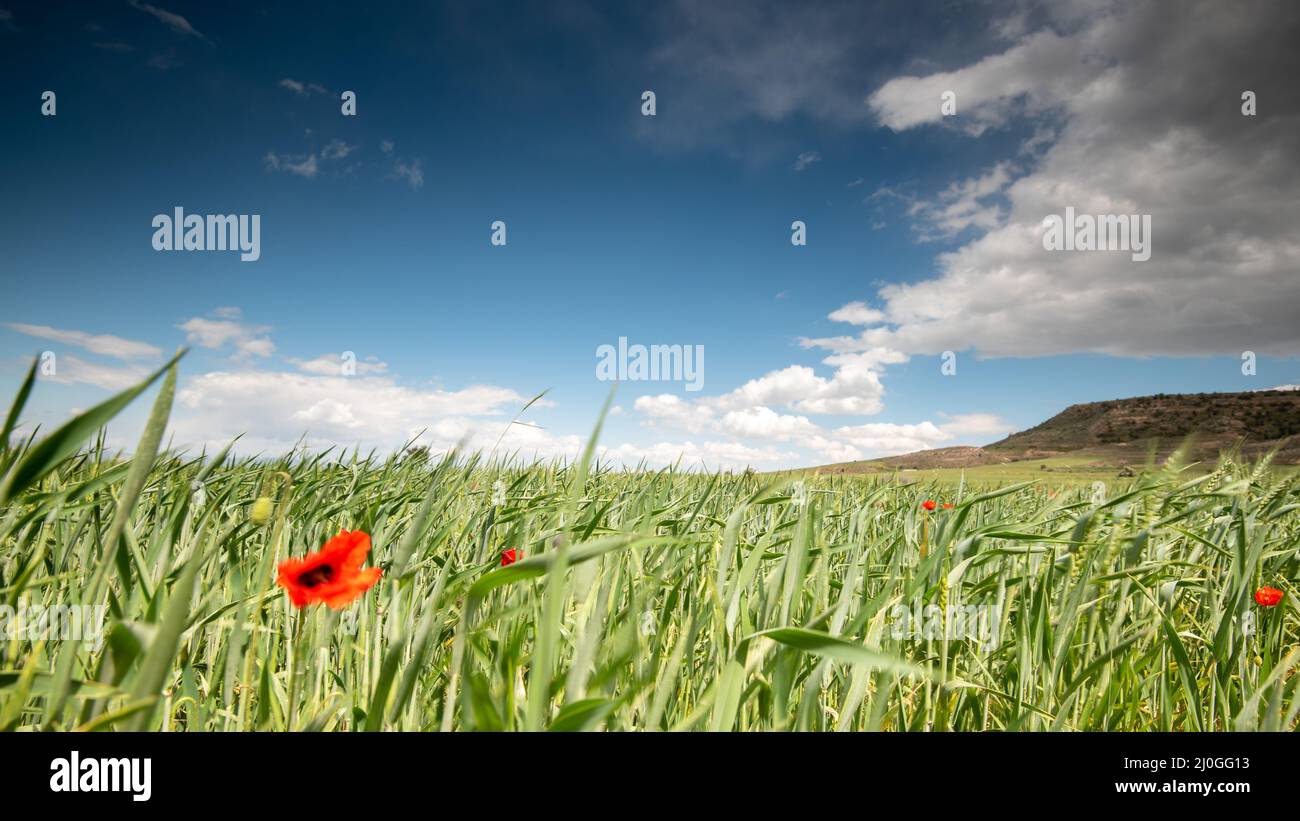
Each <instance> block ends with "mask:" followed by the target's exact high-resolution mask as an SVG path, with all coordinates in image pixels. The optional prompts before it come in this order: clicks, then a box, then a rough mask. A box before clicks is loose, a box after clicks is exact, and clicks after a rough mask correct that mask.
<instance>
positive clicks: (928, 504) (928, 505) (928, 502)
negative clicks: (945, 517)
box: [921, 499, 934, 510]
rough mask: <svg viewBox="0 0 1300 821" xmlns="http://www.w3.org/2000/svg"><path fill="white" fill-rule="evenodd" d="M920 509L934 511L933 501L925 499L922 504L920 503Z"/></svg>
mask: <svg viewBox="0 0 1300 821" xmlns="http://www.w3.org/2000/svg"><path fill="white" fill-rule="evenodd" d="M921 507H923V508H925V509H926V510H934V500H933V499H926V500H925V501H924V502H921Z"/></svg>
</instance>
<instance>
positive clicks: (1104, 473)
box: [780, 456, 1300, 488]
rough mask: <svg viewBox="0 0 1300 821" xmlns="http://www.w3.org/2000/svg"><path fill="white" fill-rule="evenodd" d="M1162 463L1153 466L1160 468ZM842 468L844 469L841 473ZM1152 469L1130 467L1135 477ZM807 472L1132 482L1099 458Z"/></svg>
mask: <svg viewBox="0 0 1300 821" xmlns="http://www.w3.org/2000/svg"><path fill="white" fill-rule="evenodd" d="M1217 464H1218V463H1217V462H1201V463H1193V464H1190V465H1188V466H1186V467H1185V470H1184V472H1185V475H1186V476H1187V477H1188V478H1191V477H1194V476H1201V475H1204V474H1206V473H1210V472H1211V471H1213V470H1214V469H1215V467H1216V465H1217ZM1159 467H1160V463H1158V462H1157V463H1155V464H1153V465H1152V466H1150V469H1158V468H1159ZM841 468H842V470H841ZM1146 469H1148V468H1146V467H1143V466H1134V467H1130V470H1131V471H1132V472H1133V474H1134V475H1137V474H1139V473H1142V472H1143V471H1144V470H1146ZM1269 472H1270V474H1271V475H1274V476H1278V477H1284V476H1292V475H1295V474H1296V473H1297V472H1300V467H1297V466H1295V465H1270V466H1269ZM802 473H805V471H785V472H782V473H781V474H780V475H787V476H795V475H798V474H802ZM806 473H819V474H822V475H841V474H842V475H847V476H869V477H876V478H882V479H883V478H896V479H897V480H898V481H900V482H919V483H927V482H937V483H940V484H944V485H955V484H960V483H962V482H963V481H964V482H965V483H966V484H968V485H971V486H978V487H988V486H999V485H1004V484H1011V483H1014V482H1030V481H1032V482H1038V483H1041V484H1042V485H1043V486H1044V487H1049V488H1051V487H1075V486H1078V485H1092V483H1093V482H1103V483H1106V484H1111V483H1114V482H1117V481H1130V480H1131V479H1130V477H1128V476H1125V475H1123V474H1122V468H1121V467H1117V466H1115V465H1114V464H1108V463H1107V462H1106V461H1105V460H1104V459H1101V458H1099V457H1095V456H1052V457H1047V458H1043V459H1025V460H1023V461H1016V462H1004V463H1002V464H996V465H976V466H972V467H965V468H928V469H911V468H895V467H890V466H885V465H880V464H878V463H874V462H849V463H846V464H844V465H836V466H835V469H834V470H827V469H824V468H823V469H816V468H814V469H812V470H810V471H806Z"/></svg>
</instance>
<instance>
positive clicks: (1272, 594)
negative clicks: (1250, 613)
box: [1255, 587, 1282, 607]
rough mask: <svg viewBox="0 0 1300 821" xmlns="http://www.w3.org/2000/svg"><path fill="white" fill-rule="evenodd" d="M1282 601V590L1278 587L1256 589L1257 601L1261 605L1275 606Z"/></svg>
mask: <svg viewBox="0 0 1300 821" xmlns="http://www.w3.org/2000/svg"><path fill="white" fill-rule="evenodd" d="M1280 601H1282V591H1281V590H1278V589H1277V588H1276V587H1261V588H1260V589H1258V590H1256V591H1255V603H1256V604H1258V605H1259V606H1260V607H1273V606H1275V605H1276V604H1277V603H1278V602H1280Z"/></svg>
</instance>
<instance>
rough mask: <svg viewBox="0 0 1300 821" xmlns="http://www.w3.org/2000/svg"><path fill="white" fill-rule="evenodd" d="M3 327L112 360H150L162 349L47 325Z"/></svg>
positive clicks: (128, 340) (5, 325)
mask: <svg viewBox="0 0 1300 821" xmlns="http://www.w3.org/2000/svg"><path fill="white" fill-rule="evenodd" d="M3 324H4V327H6V328H8V329H10V330H11V331H17V332H18V333H20V334H26V335H27V336H35V337H38V338H40V339H49V340H51V341H53V342H61V343H63V344H64V345H72V346H74V347H77V348H81V349H82V350H85V351H89V352H90V353H94V354H100V355H102V356H111V357H113V358H114V359H151V358H155V357H157V356H159V355H160V354H161V353H162V349H161V348H159V347H157V346H156V345H150V344H149V343H147V342H137V341H135V340H133V339H123V338H122V337H120V336H111V335H109V334H91V333H87V332H85V331H74V330H64V329H60V328H51V327H49V326H48V325H26V324H23V323H21V322H5V323H3Z"/></svg>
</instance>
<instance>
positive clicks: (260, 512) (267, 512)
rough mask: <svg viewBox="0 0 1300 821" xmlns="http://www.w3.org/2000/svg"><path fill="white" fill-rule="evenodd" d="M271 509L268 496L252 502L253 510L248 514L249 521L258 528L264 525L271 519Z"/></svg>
mask: <svg viewBox="0 0 1300 821" xmlns="http://www.w3.org/2000/svg"><path fill="white" fill-rule="evenodd" d="M272 507H273V505H272V503H271V497H269V496H261V497H259V498H258V499H257V501H255V502H253V509H252V511H251V512H250V513H249V514H248V518H249V521H251V522H252V523H253V524H255V525H257V526H258V527H261V526H262V525H264V524H266V523H267V522H268V521H269V520H270V518H271V508H272Z"/></svg>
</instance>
